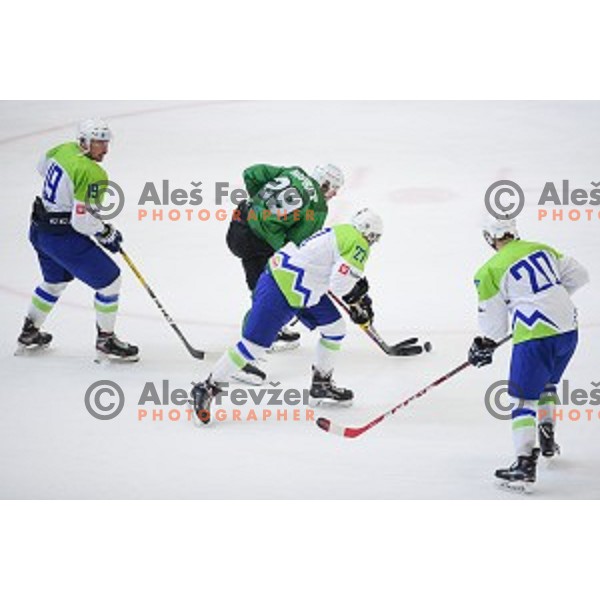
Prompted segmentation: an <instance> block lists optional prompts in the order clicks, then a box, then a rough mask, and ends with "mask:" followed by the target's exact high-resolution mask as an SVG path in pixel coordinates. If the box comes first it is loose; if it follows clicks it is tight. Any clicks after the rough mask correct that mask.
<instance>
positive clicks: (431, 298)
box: [0, 102, 600, 498]
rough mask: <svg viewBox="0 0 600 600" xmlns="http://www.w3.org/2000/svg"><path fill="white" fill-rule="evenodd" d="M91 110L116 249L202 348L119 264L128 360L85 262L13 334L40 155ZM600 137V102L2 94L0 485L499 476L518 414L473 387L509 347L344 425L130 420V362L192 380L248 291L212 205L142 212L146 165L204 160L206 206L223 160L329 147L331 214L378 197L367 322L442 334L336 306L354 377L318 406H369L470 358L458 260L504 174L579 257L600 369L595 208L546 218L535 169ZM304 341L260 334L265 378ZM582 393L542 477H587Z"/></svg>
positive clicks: (234, 490) (351, 414)
mask: <svg viewBox="0 0 600 600" xmlns="http://www.w3.org/2000/svg"><path fill="white" fill-rule="evenodd" d="M89 115H102V116H104V117H105V118H107V119H108V120H109V121H110V124H111V126H112V128H113V130H114V132H115V134H116V135H115V140H114V143H113V144H112V145H111V149H110V154H109V156H108V157H107V160H106V163H105V166H106V167H107V169H108V172H109V175H110V177H111V178H112V179H114V180H115V181H117V182H118V183H119V184H120V185H121V187H122V188H123V189H124V190H125V193H126V195H127V197H128V203H127V205H126V208H125V210H124V211H123V213H122V214H121V215H120V216H119V218H118V220H117V224H118V226H119V227H120V229H121V230H122V231H123V233H124V237H125V248H126V249H127V251H128V252H129V253H130V254H131V256H132V258H133V259H134V260H135V261H136V262H137V264H138V266H139V268H140V269H141V271H142V273H143V274H144V275H145V277H146V278H147V279H148V281H149V282H150V284H151V285H152V286H153V287H154V289H155V291H156V292H157V294H158V296H159V298H160V299H161V300H162V301H163V303H164V304H165V306H166V307H167V310H168V311H169V312H170V313H171V314H172V315H173V317H174V318H175V320H176V321H177V322H178V323H179V324H180V325H181V327H182V329H183V330H184V332H185V333H186V335H187V336H188V337H189V339H190V340H191V341H192V343H194V344H195V345H196V346H199V347H203V348H206V349H207V350H208V355H207V359H206V360H205V361H204V362H198V361H194V360H193V359H192V358H190V357H189V356H188V355H187V354H186V352H185V350H184V348H183V347H182V345H181V344H180V342H179V340H178V339H177V338H176V337H175V335H174V334H173V333H172V331H171V330H170V329H169V327H168V325H167V324H166V323H165V321H164V320H163V318H162V316H161V315H160V314H159V312H158V310H157V309H156V307H155V306H154V304H153V303H152V302H151V300H150V299H149V298H148V296H147V295H146V293H145V291H144V290H143V289H142V288H141V286H140V285H139V284H138V282H137V281H136V280H135V278H134V277H133V275H132V274H131V272H129V271H128V269H127V267H126V266H125V265H123V273H124V280H125V282H124V287H123V292H122V300H121V309H122V312H121V315H120V317H119V321H118V333H119V335H120V336H121V337H123V338H124V339H126V340H128V341H132V342H134V343H136V344H139V346H140V347H141V352H142V360H141V361H140V363H138V364H136V365H102V366H99V365H96V364H95V363H94V362H93V360H92V359H93V357H94V349H93V346H94V339H95V328H94V312H93V304H92V293H91V291H90V290H89V289H87V288H86V287H85V286H84V285H83V284H81V283H78V282H74V283H72V284H71V285H70V287H69V288H68V290H67V291H66V292H65V294H64V295H63V298H62V299H61V300H60V302H59V305H58V306H57V307H56V309H55V310H54V312H53V314H51V316H50V317H49V319H48V321H47V323H46V329H48V330H49V331H51V332H52V333H53V334H54V336H55V338H54V344H53V348H52V349H51V350H49V351H48V352H46V353H44V354H38V355H35V356H25V357H15V356H13V352H14V349H15V340H16V337H17V335H18V332H19V330H20V327H21V323H22V318H23V315H24V312H25V310H26V307H27V304H28V301H29V297H30V295H31V292H32V290H33V289H34V287H35V286H36V285H37V283H38V282H39V279H40V276H39V271H38V265H37V262H36V257H35V254H34V252H33V250H32V248H31V246H30V245H29V242H28V240H27V230H28V219H29V212H30V206H31V201H32V199H33V197H34V195H35V194H36V193H38V192H39V190H40V185H41V180H40V178H39V176H38V175H37V174H36V172H35V164H36V161H37V159H38V157H39V155H40V154H41V153H42V152H44V151H46V150H47V149H49V148H50V147H52V146H53V145H55V144H58V143H60V142H62V141H65V140H68V139H70V138H71V137H72V136H73V132H74V126H73V124H74V123H75V122H76V121H78V120H79V119H81V118H84V117H86V116H89ZM599 147H600V104H598V103H554V102H553V103H534V102H519V103H492V102H488V103H470V102H453V103H441V102H404V103H402V102H400V103H392V102H383V103H306V102H303V103H294V102H282V103H277V102H197V103H179V104H178V103H164V102H163V103H151V102H144V103H142V102H92V103H84V102H60V103H48V102H27V103H23V102H18V103H15V102H4V103H2V104H0V173H1V179H0V181H1V183H2V187H1V190H2V191H1V193H2V200H1V203H0V223H1V231H2V235H1V236H0V247H1V253H0V261H1V267H2V268H1V270H0V272H1V273H2V280H1V283H0V295H1V297H2V311H1V313H0V331H1V335H0V369H1V371H0V372H1V389H2V405H1V411H2V413H1V414H2V417H1V419H0V497H2V498H513V497H514V496H512V495H509V494H507V493H506V492H503V491H500V490H498V489H496V487H495V486H494V484H493V471H494V469H496V468H497V467H500V466H506V465H507V464H508V463H509V462H511V461H512V458H513V455H512V444H511V435H510V424H509V423H508V422H506V421H499V420H496V419H493V418H491V417H490V416H489V414H488V413H487V412H486V410H485V408H484V403H483V397H484V393H485V390H486V388H487V387H488V386H489V385H490V384H491V383H492V382H494V381H496V380H499V379H505V378H506V375H507V368H508V361H509V348H508V347H505V348H503V349H501V350H499V351H498V352H497V355H496V357H495V362H494V364H493V365H492V366H491V367H489V368H487V369H481V370H476V369H473V368H470V369H468V370H466V371H465V372H463V373H461V374H460V375H458V376H457V377H455V378H454V379H452V380H451V381H448V382H447V383H445V384H443V385H442V386H440V387H438V388H436V389H435V390H433V391H432V392H430V393H429V394H427V395H426V396H423V397H422V398H420V399H418V400H417V401H415V402H414V403H413V404H411V405H410V406H409V407H407V408H405V409H402V410H401V411H399V412H398V413H397V414H396V415H395V416H394V417H392V418H389V419H387V420H385V421H384V422H383V423H382V424H380V425H379V426H377V427H376V428H374V429H373V430H371V431H370V432H368V433H367V434H366V435H364V436H363V437H361V438H359V439H356V440H346V439H341V438H337V437H335V436H333V435H328V434H325V433H323V432H322V431H321V430H319V429H318V428H317V427H316V426H315V425H314V423H310V422H308V423H307V422H287V423H283V422H276V421H268V422H261V421H258V422H248V421H242V422H232V421H226V422H222V423H218V424H216V425H215V426H213V427H210V428H206V429H203V430H199V429H197V428H195V427H194V426H193V425H192V424H191V423H189V422H187V421H185V420H180V421H179V422H168V421H167V420H166V419H165V420H164V421H163V422H159V421H154V422H153V421H151V420H143V421H138V418H137V414H138V413H137V410H138V408H139V407H138V406H137V402H138V400H139V397H140V394H141V391H142V388H143V386H144V383H145V382H147V381H153V382H155V383H156V384H157V386H160V384H161V381H162V380H163V379H168V380H169V381H170V382H171V383H170V385H171V388H182V389H185V390H188V389H189V387H190V382H191V381H192V380H194V381H197V380H199V379H201V378H203V377H205V376H206V375H207V374H208V373H209V371H210V367H211V365H212V364H213V363H214V361H215V360H216V359H217V358H218V356H219V355H220V353H221V352H222V351H223V350H224V349H225V348H226V346H227V345H228V344H231V343H232V342H235V341H236V339H237V337H238V334H239V324H240V321H241V318H242V317H243V314H244V312H245V310H246V309H247V307H248V302H249V299H248V294H247V292H246V289H245V285H244V281H243V276H242V270H241V266H240V264H239V262H238V260H237V259H235V258H234V257H233V256H231V254H230V253H229V252H228V250H227V248H226V245H225V241H224V237H225V232H226V228H227V223H226V222H220V221H217V220H216V219H213V220H211V221H208V222H199V221H197V220H194V221H191V222H181V221H180V222H168V221H166V220H165V221H163V222H152V221H139V220H138V219H137V209H138V206H137V204H136V202H137V198H138V197H139V195H140V193H141V190H142V188H143V186H144V183H145V182H147V181H153V182H155V183H156V184H157V186H160V183H161V181H162V180H163V179H169V180H170V181H171V187H172V188H175V187H181V188H184V189H186V190H189V189H190V182H191V181H198V180H201V181H202V182H203V190H205V196H206V198H207V199H206V201H205V204H204V205H203V207H205V208H208V209H210V210H213V211H214V209H215V207H214V205H213V203H212V201H211V196H212V194H211V192H210V189H211V186H213V185H214V182H216V181H228V182H231V184H232V187H233V186H238V187H239V186H241V172H242V170H243V169H244V168H245V167H246V166H248V165H250V164H252V163H256V162H268V163H275V164H285V165H291V164H298V165H302V166H305V167H306V168H309V169H310V168H312V166H313V165H314V164H316V163H317V162H322V161H331V162H335V163H337V164H339V165H341V166H342V167H343V168H344V170H345V172H346V174H347V185H346V187H345V188H344V190H343V193H341V194H340V196H339V197H338V198H336V199H335V200H334V201H333V202H332V205H331V213H330V218H329V222H330V223H333V222H340V221H343V220H344V219H347V218H348V217H349V216H350V215H351V214H352V213H353V211H355V210H356V209H357V208H359V207H361V206H364V205H369V206H371V207H373V208H374V209H376V210H377V211H379V212H380V213H382V214H383V215H384V218H385V227H386V231H385V235H384V237H383V239H382V241H381V244H380V245H378V246H376V247H375V248H374V250H373V253H372V258H371V260H370V263H369V265H368V275H369V279H370V281H371V284H372V291H373V297H374V300H375V307H376V325H377V327H378V329H379V330H380V332H381V334H382V335H383V336H384V337H385V338H386V339H388V340H389V341H392V342H394V341H397V340H400V339H402V338H404V337H407V336H409V335H411V334H418V335H419V336H421V338H422V339H430V340H431V341H432V343H433V345H434V352H433V353H431V354H430V355H425V356H421V357H416V358H390V357H386V356H384V355H383V354H381V353H380V352H379V350H378V349H377V348H376V347H375V346H374V345H373V344H372V343H371V342H370V340H369V339H367V338H366V336H365V335H364V334H363V333H362V332H360V331H359V330H357V329H356V328H354V327H352V326H351V325H350V326H349V335H348V338H347V342H346V344H345V346H344V349H343V351H342V352H341V354H340V356H339V366H338V368H337V370H336V379H337V381H338V382H339V383H340V384H341V385H344V386H349V387H352V388H353V389H354V391H355V393H356V400H355V403H354V406H353V407H352V408H349V409H345V410H344V409H339V408H338V409H337V410H336V409H333V408H330V409H325V408H320V409H317V411H316V412H317V416H319V415H325V416H328V417H330V418H331V419H334V420H335V421H336V422H338V423H340V424H345V425H360V424H363V423H365V422H367V421H368V420H370V419H372V418H373V417H375V416H377V415H378V414H379V413H381V412H383V411H385V410H387V409H388V408H390V407H392V406H394V405H395V404H397V403H399V402H401V401H402V400H403V399H404V398H405V397H407V396H409V395H411V394H412V393H414V392H415V391H417V390H418V389H419V388H421V387H422V386H424V385H426V384H427V383H429V382H430V381H431V380H433V379H435V378H436V377H438V376H439V375H441V374H443V373H445V372H446V371H448V370H450V369H451V368H453V367H454V366H456V365H457V364H459V363H460V362H462V361H463V360H464V359H465V354H466V351H467V348H468V346H469V343H470V340H471V338H472V336H473V335H474V334H475V332H476V306H475V295H474V287H473V284H472V278H473V273H474V271H475V270H476V268H477V267H478V266H479V265H480V264H481V263H483V262H484V261H485V260H486V259H487V258H488V257H489V256H490V250H489V249H488V248H487V246H486V245H485V243H484V242H483V240H482V237H481V233H480V230H479V224H480V221H481V218H482V215H483V214H484V211H483V193H484V191H485V189H486V188H487V186H488V185H489V184H490V183H492V182H493V181H495V180H498V179H514V180H515V181H517V182H518V183H520V184H521V186H522V187H523V188H524V189H525V192H526V194H527V197H528V202H527V205H526V207H525V210H524V212H523V214H522V215H521V217H520V229H521V233H522V236H523V237H524V238H526V239H527V238H529V239H536V240H540V241H544V242H546V243H549V244H551V245H554V246H556V247H557V248H559V249H561V250H562V251H564V252H567V253H569V254H572V255H574V256H575V257H576V258H578V259H579V260H580V261H581V262H582V263H584V264H585V265H586V266H587V268H588V269H589V271H590V274H591V277H592V283H591V284H590V285H589V286H588V287H587V288H586V289H584V290H581V291H580V292H579V293H578V294H577V296H576V298H575V300H576V303H577V305H578V306H579V309H580V322H581V342H580V347H579V349H578V352H577V354H576V356H575V358H574V360H573V362H572V364H571V366H570V368H569V370H568V372H567V377H568V379H569V380H570V382H571V387H580V388H585V389H587V390H589V389H591V382H593V381H597V380H600V370H599V369H600V367H599V364H600V361H599V360H598V359H599V357H600V340H599V338H598V333H599V327H600V315H599V309H598V300H597V295H598V293H597V290H598V288H597V286H598V281H599V279H600V266H599V263H598V256H599V254H598V250H599V247H600V237H599V236H598V231H599V228H600V219H599V218H598V213H597V207H596V217H595V219H594V220H593V221H591V222H582V221H579V222H569V221H568V220H565V221H563V222H556V221H550V220H546V221H541V222H540V221H539V220H538V219H537V216H536V208H537V206H536V203H535V198H536V195H539V193H540V191H541V189H542V187H543V184H544V183H545V182H546V181H555V182H560V181H561V180H562V179H569V180H570V181H571V182H572V185H573V186H577V187H582V188H585V189H588V190H589V189H591V182H592V181H598V180H600V172H599V171H598V160H597V159H598V148H599ZM315 342H316V336H315V334H311V333H308V332H306V331H303V340H302V347H301V349H300V350H298V351H295V352H293V353H288V354H280V355H276V356H272V357H271V358H270V359H269V362H268V365H267V366H268V371H269V375H270V377H271V379H272V380H277V381H281V382H282V385H283V386H284V387H286V388H291V387H298V388H303V387H305V386H306V385H307V384H308V382H309V375H310V366H311V360H312V354H313V348H314V345H315ZM101 379H114V380H115V381H117V382H118V383H119V385H120V386H121V387H122V388H123V389H124V391H125V394H126V404H125V408H124V410H123V412H122V413H121V414H120V415H119V416H118V417H117V418H115V419H114V420H111V421H99V420H96V419H94V418H92V417H91V416H90V415H89V414H88V413H87V411H86V409H85V407H84V394H85V391H86V389H87V388H88V387H89V386H90V385H91V384H92V383H93V382H95V381H97V380H101ZM150 408H152V407H150ZM225 408H229V409H231V408H232V407H231V406H226V407H225ZM570 408H573V407H572V406H571V407H570ZM584 408H595V410H594V418H593V420H591V421H587V419H585V420H584V419H583V418H582V419H580V420H579V421H578V422H575V421H570V420H568V419H566V418H564V419H563V421H562V422H560V423H559V426H558V437H559V441H560V443H561V444H562V446H563V456H561V457H560V458H559V459H557V460H556V461H554V462H553V463H552V464H550V465H546V464H544V465H542V466H541V467H540V472H539V483H538V486H537V490H536V494H535V497H537V498H598V497H600V453H599V450H600V436H598V431H599V424H600V418H599V413H598V407H584ZM248 410H249V409H248V407H246V408H244V409H243V413H244V414H247V412H248ZM565 414H566V411H565Z"/></svg>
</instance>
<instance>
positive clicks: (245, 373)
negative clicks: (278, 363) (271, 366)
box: [231, 362, 267, 386]
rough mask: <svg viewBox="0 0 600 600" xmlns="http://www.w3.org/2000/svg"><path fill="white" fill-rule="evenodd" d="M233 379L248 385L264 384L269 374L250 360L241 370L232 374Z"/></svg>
mask: <svg viewBox="0 0 600 600" xmlns="http://www.w3.org/2000/svg"><path fill="white" fill-rule="evenodd" d="M231 379H234V380H235V381H239V382H240V383H247V384H248V385H257V386H258V385H262V384H263V383H264V382H265V381H266V380H267V374H266V373H265V372H264V371H263V370H262V369H259V368H258V367H257V366H256V364H254V363H251V362H248V363H246V364H245V365H244V366H243V367H242V368H241V369H240V370H239V371H237V372H236V373H234V374H233V375H232V376H231Z"/></svg>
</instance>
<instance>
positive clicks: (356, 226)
mask: <svg viewBox="0 0 600 600" xmlns="http://www.w3.org/2000/svg"><path fill="white" fill-rule="evenodd" d="M382 232H383V224H382V221H381V218H380V217H379V216H378V215H376V214H375V213H374V212H373V211H371V210H370V209H363V210H361V211H359V212H358V213H357V214H356V215H355V216H354V217H353V218H352V222H351V223H350V224H344V225H334V226H332V227H326V228H324V229H321V230H320V231H318V232H317V233H315V234H314V235H312V236H311V237H309V238H308V239H306V240H305V241H303V242H302V243H301V244H300V246H296V244H295V243H293V242H289V243H287V244H286V245H285V246H284V247H283V248H281V249H280V250H278V251H277V252H275V254H274V255H273V256H272V257H271V258H270V259H269V262H268V265H267V268H266V269H265V271H264V272H263V273H262V275H261V276H260V278H259V280H258V283H257V285H256V288H255V291H254V294H253V302H252V308H251V309H250V312H249V314H248V317H247V319H246V321H245V323H244V328H243V332H242V339H241V340H240V341H239V342H238V343H237V344H236V345H235V346H232V347H231V348H229V349H228V350H227V351H226V352H225V353H224V354H223V356H222V357H221V358H220V359H219V361H218V362H217V364H216V365H215V367H214V369H213V371H212V373H211V374H210V376H209V377H208V379H206V381H204V382H202V383H198V384H196V385H195V386H194V387H193V388H192V391H191V396H192V399H193V407H194V415H195V422H196V424H201V423H208V422H209V421H210V406H211V402H212V399H213V398H214V397H215V396H216V395H217V394H218V393H219V392H220V391H221V389H220V387H219V385H220V384H222V383H224V382H226V381H228V380H229V378H230V377H231V376H232V375H233V374H234V373H235V372H236V371H238V370H239V369H242V368H243V367H244V365H245V364H246V363H247V362H249V361H254V360H256V359H259V358H261V357H262V356H264V353H265V352H266V351H267V350H268V349H269V348H270V347H271V344H272V343H273V341H274V340H275V338H276V336H277V333H278V332H279V331H280V329H281V327H282V326H283V325H284V324H285V323H288V322H289V321H290V319H291V318H292V317H294V316H297V317H298V318H299V319H300V321H301V322H302V323H303V324H304V325H306V326H307V327H308V328H309V329H315V328H318V329H319V333H320V339H319V342H318V344H317V349H316V355H315V362H314V365H313V368H312V383H311V388H310V395H311V396H312V397H313V398H318V399H322V400H330V401H334V402H339V403H346V404H347V403H350V402H351V401H352V399H353V393H352V391H351V390H349V389H345V388H341V387H338V386H336V385H335V384H334V382H333V379H332V376H333V368H334V362H335V356H336V354H337V353H338V351H339V350H340V347H341V344H342V341H343V339H344V337H345V335H346V324H345V321H344V319H343V318H342V316H341V314H340V312H339V311H338V309H337V308H336V306H335V305H334V304H333V302H332V301H331V299H330V298H329V296H328V295H327V292H328V291H329V290H331V291H332V292H333V293H334V294H336V295H337V296H342V298H343V299H344V301H345V302H346V304H348V306H349V307H350V311H351V318H352V320H353V321H354V322H356V323H358V324H360V325H368V324H369V323H371V321H372V320H373V307H372V302H371V298H370V297H369V295H368V290H369V285H368V282H367V280H366V278H365V277H364V268H365V264H366V262H367V260H368V258H369V252H370V247H371V246H372V245H373V244H374V243H375V242H377V241H378V240H379V238H380V237H381V234H382Z"/></svg>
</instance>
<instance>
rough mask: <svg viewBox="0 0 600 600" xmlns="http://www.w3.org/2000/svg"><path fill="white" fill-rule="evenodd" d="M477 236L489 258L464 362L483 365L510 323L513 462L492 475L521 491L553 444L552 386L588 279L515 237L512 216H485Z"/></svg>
mask: <svg viewBox="0 0 600 600" xmlns="http://www.w3.org/2000/svg"><path fill="white" fill-rule="evenodd" d="M483 233H484V237H485V239H486V241H487V242H488V244H489V245H490V246H491V247H492V248H493V249H494V250H495V251H496V254H495V255H494V256H493V257H492V258H491V259H490V260H489V261H488V262H486V263H485V265H483V266H482V267H481V268H480V269H479V270H478V271H477V274H476V275H475V285H476V286H477V294H478V297H479V328H480V331H481V335H480V336H478V337H476V338H475V339H474V340H473V343H472V345H471V348H470V350H469V355H468V358H469V362H470V363H471V364H472V365H475V366H477V367H481V366H484V365H488V364H490V363H491V362H492V355H493V352H494V350H495V348H496V346H497V342H498V341H499V340H500V339H502V338H503V337H504V336H505V335H506V333H507V331H508V328H509V324H510V327H511V329H512V340H513V350H512V356H511V363H510V374H509V387H508V394H509V396H510V397H511V398H512V400H513V405H514V406H515V408H514V409H513V411H512V431H513V442H514V447H515V453H516V456H517V459H516V462H515V463H514V464H513V465H512V466H510V467H509V468H506V469H498V470H497V471H496V477H497V478H498V479H499V480H500V482H501V483H502V485H504V486H507V487H512V488H518V489H520V490H524V491H527V490H528V489H529V488H530V487H531V485H532V484H534V483H535V480H536V466H537V459H538V456H539V453H540V450H541V453H542V455H543V456H546V457H552V456H554V454H555V453H557V452H558V450H559V449H558V445H557V444H556V442H555V439H554V434H555V422H554V421H555V419H554V416H555V414H554V406H555V404H556V403H557V401H558V397H557V394H556V389H557V385H558V383H559V381H560V379H561V377H562V375H563V373H564V371H565V369H566V367H567V365H568V364H569V361H570V360H571V358H572V356H573V354H574V352H575V349H576V347H577V311H576V309H575V306H574V305H573V302H572V301H571V295H572V294H573V293H574V292H575V291H576V290H578V289H579V288H580V287H582V286H583V285H585V284H586V283H587V282H588V274H587V271H586V270H585V269H584V268H583V267H582V266H581V265H580V264H579V263H578V262H577V261H576V260H575V259H573V258H571V257H568V256H564V255H563V254H561V253H560V252H558V251H556V250H555V249H554V248H551V247H550V246H547V245H545V244H540V243H537V242H527V241H524V240H521V239H519V234H518V231H517V227H516V223H515V221H514V220H513V219H508V220H497V219H492V220H490V222H489V223H488V224H487V225H486V226H485V227H484V232H483ZM536 430H537V432H538V434H539V446H540V447H539V448H538V447H537V446H536Z"/></svg>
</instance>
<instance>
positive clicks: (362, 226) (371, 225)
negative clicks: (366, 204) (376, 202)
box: [351, 208, 383, 246]
mask: <svg viewBox="0 0 600 600" xmlns="http://www.w3.org/2000/svg"><path fill="white" fill-rule="evenodd" d="M351 222H352V225H354V227H355V228H356V229H358V231H360V233H362V235H363V237H364V238H365V239H366V240H367V242H368V243H369V246H372V245H373V244H374V243H375V242H377V241H379V238H380V237H381V236H382V234H383V221H382V220H381V217H380V216H379V215H378V214H377V213H374V212H373V211H372V210H371V209H370V208H362V209H361V210H359V211H358V212H357V213H356V214H355V215H354V216H353V217H352V221H351Z"/></svg>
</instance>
